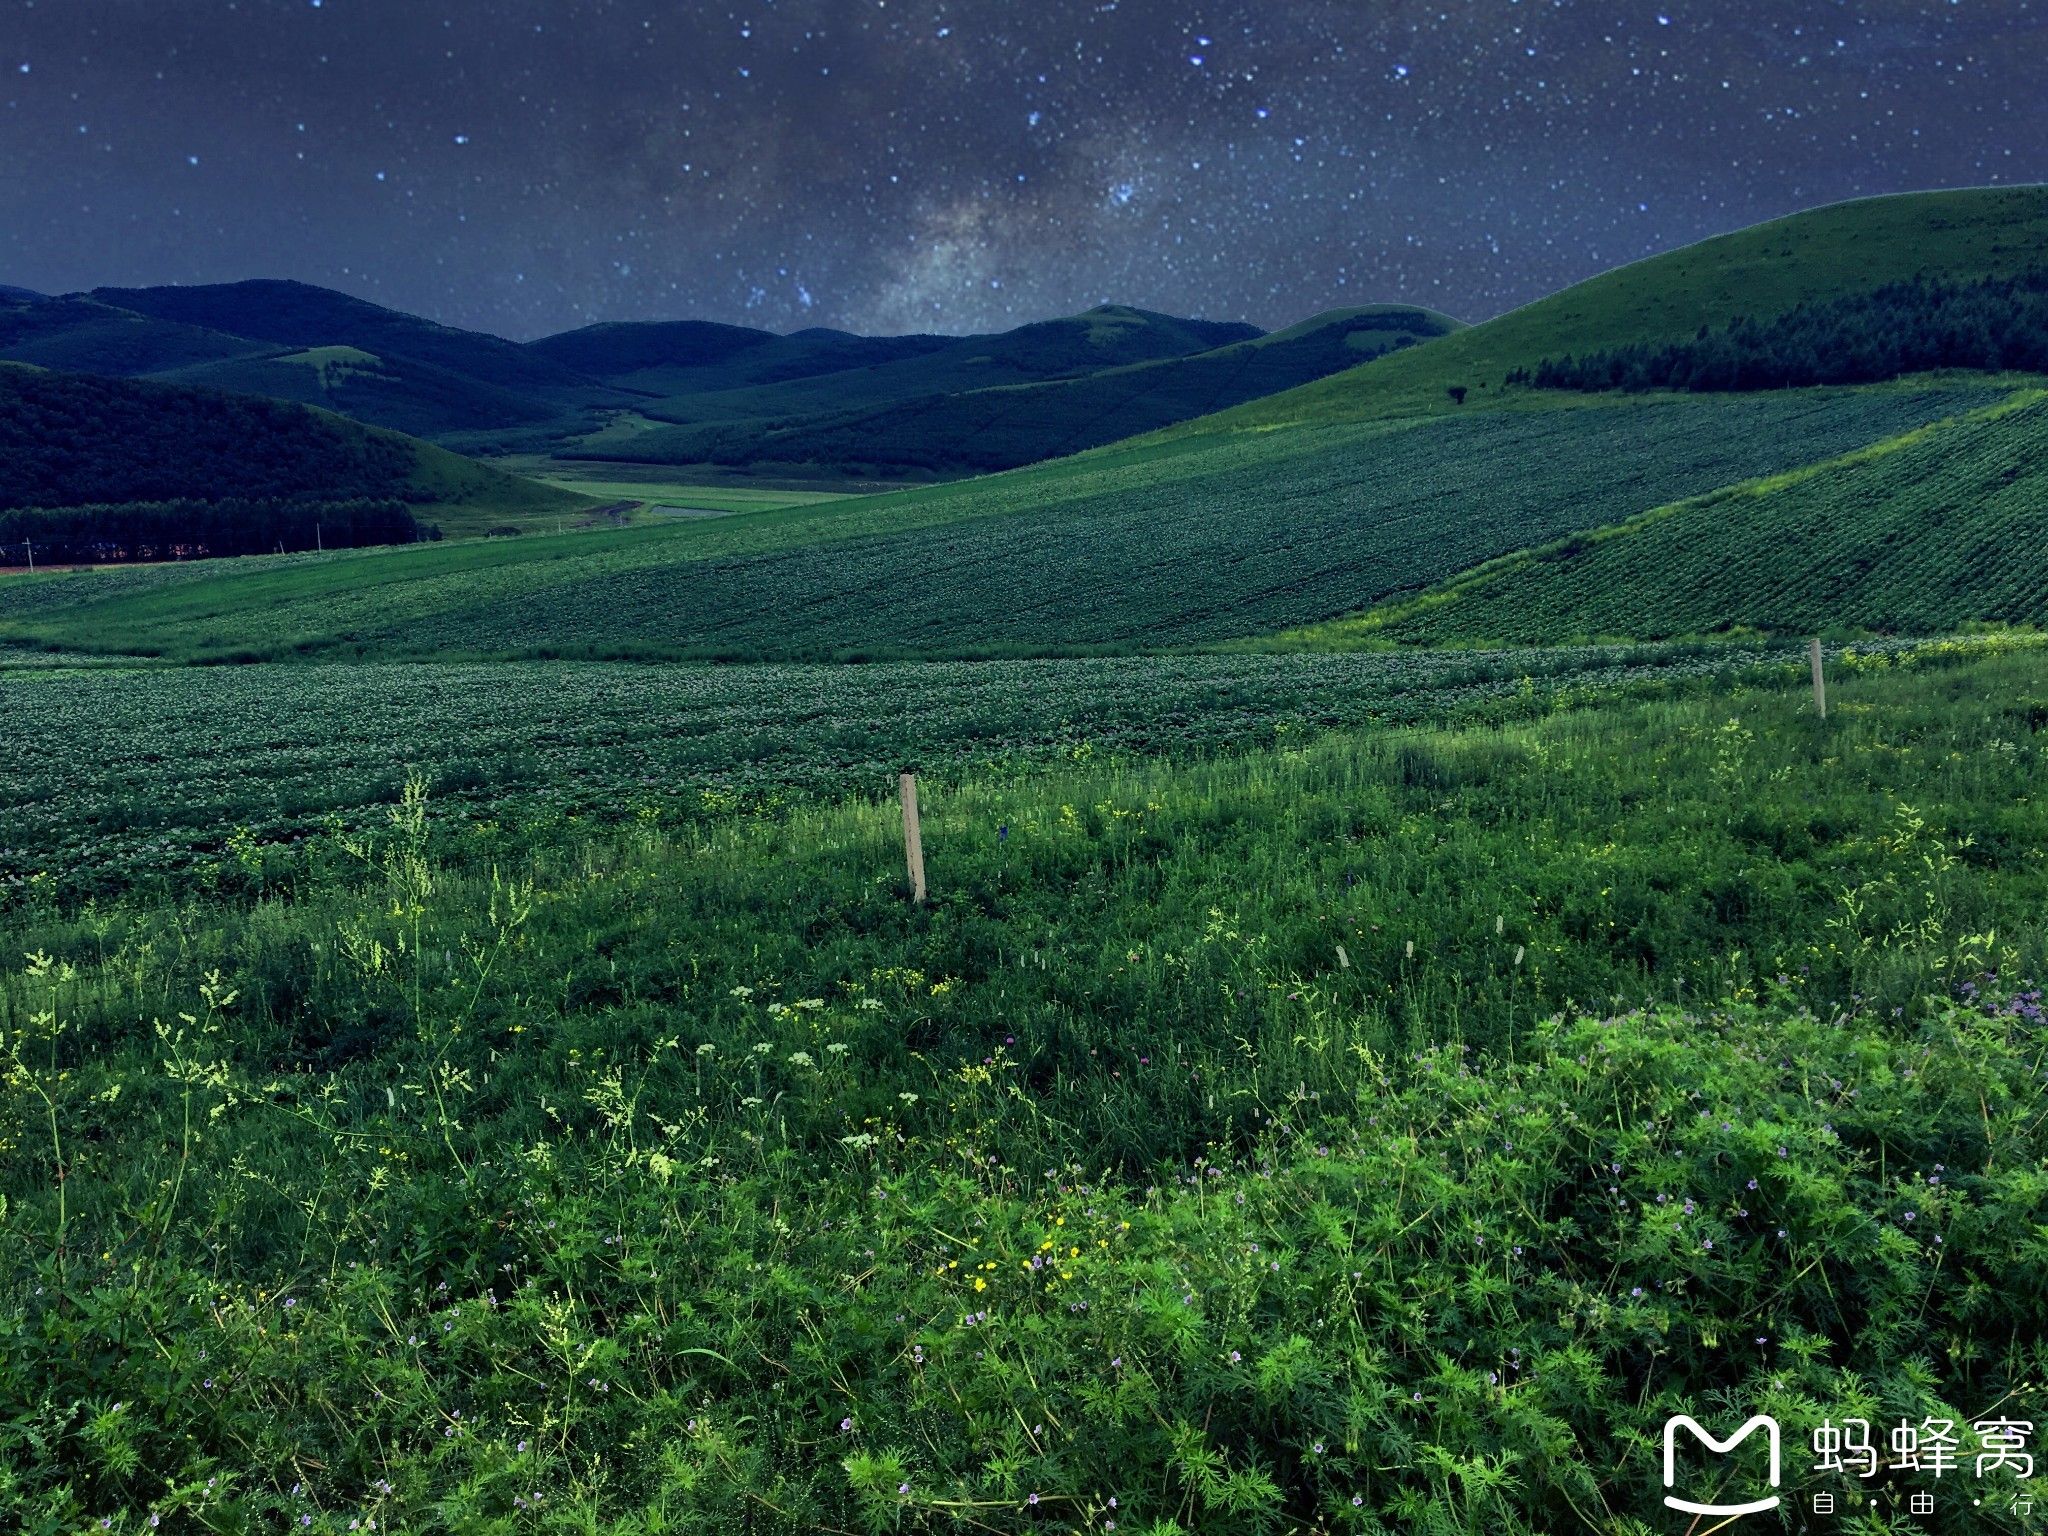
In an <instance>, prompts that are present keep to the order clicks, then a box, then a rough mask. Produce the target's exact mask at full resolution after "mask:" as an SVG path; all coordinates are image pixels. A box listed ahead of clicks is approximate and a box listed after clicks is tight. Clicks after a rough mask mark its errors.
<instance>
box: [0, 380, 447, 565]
mask: <svg viewBox="0 0 2048 1536" xmlns="http://www.w3.org/2000/svg"><path fill="white" fill-rule="evenodd" d="M416 468H417V456H416V450H415V448H414V445H413V444H411V443H409V442H407V441H406V440H405V439H403V438H399V437H394V436H388V435H386V434H383V433H379V432H374V431H368V430H365V429H364V428H362V427H360V426H357V425H356V424H355V423H353V422H348V421H343V420H340V419H339V418H336V417H330V416H327V415H323V414H320V413H318V412H314V411H310V410H308V409H307V408H306V407H304V406H299V405H290V404H286V403H284V402H281V401H277V400H266V399H261V398H257V397H255V396H248V395H229V394H220V393H216V392H214V391H212V390H201V389H185V388H179V387H176V386H171V385H163V384H150V383H142V382H137V381H134V380H128V379H109V378H99V377H95V376H92V375H88V374H72V373H49V372H43V371H41V370H36V369H26V368H0V508H12V507H40V508H49V507H77V506H101V505H106V504H109V503H116V502H172V501H183V500H194V501H264V502H284V501H303V500H319V501H332V502H342V501H353V500H357V499H369V500H393V499H399V500H418V499H420V498H419V494H418V492H417V491H416V490H415V489H414V487H413V485H412V478H413V474H414V471H415V469H416ZM266 547H267V546H266Z"/></svg>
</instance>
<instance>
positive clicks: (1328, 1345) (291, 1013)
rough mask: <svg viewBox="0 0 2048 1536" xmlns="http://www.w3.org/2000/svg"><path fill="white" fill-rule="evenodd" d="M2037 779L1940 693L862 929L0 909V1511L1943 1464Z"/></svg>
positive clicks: (966, 854)
mask: <svg viewBox="0 0 2048 1536" xmlns="http://www.w3.org/2000/svg"><path fill="white" fill-rule="evenodd" d="M2044 722H2048V672H2044V669H2043V662H2042V653H2041V652H2040V651H2039V650H2038V649H2032V648H2020V647H2017V646H2015V644H2014V643H2013V642H2009V641H1996V640H1987V641H1984V642H1980V643H1978V644H1977V645H1976V646H1974V647H1958V646H1951V647H1948V648H1945V649H1944V650H1942V651H1939V652H1937V653H1934V654H1931V655H1925V656H1922V657H1920V658H1919V659H1918V660H1917V661H1915V662H1913V663H1911V664H1905V665H1902V664H1899V663H1897V662H1893V663H1890V664H1887V665H1881V666H1872V667H1870V668H1868V669H1867V670H1864V671H1862V672H1859V673H1856V674H1853V675H1848V674H1845V675H1842V676H1840V677H1838V680H1837V684H1836V689H1835V694H1834V701H1833V708H1832V709H1831V711H1830V714H1829V717H1828V719H1827V720H1826V721H1825V722H1823V721H1821V720H1820V719H1818V718H1817V717H1816V716H1815V715H1814V714H1813V712H1812V710H1811V708H1810V706H1809V703H1808V701H1807V700H1806V698H1805V697H1804V690H1803V688H1798V687H1789V686H1787V685H1786V683H1785V682H1784V681H1782V680H1773V681H1771V682H1770V684H1769V685H1768V686H1764V687H1756V688H1735V689H1732V690H1729V689H1722V690H1716V691H1714V692H1711V693H1709V694H1707V695H1704V696H1700V697H1684V698H1675V699H1655V700H1647V701H1639V702H1633V703H1631V702H1619V703H1608V704H1604V705H1600V706H1597V707H1592V708H1584V709H1574V710H1570V711H1566V712H1564V713H1560V714H1557V715H1554V716H1550V717H1548V718H1542V719H1534V720H1518V721H1510V722H1507V723H1504V724H1498V725H1476V726H1468V727H1458V728H1450V729H1428V728H1403V729H1386V728H1381V729H1375V730H1369V731H1358V730H1351V731H1339V732H1336V733H1334V734H1331V735H1327V736H1324V737H1321V738H1318V739H1314V740H1304V741H1301V742H1300V743H1299V744H1296V743H1293V742H1283V743H1282V744H1280V745H1279V746H1277V747H1273V748H1262V749H1259V750H1254V751H1249V752H1240V753H1235V754H1232V755H1229V756H1226V757H1222V758H1217V759H1214V760H1209V761H1202V762H1191V763H1180V764H1173V763H1163V762H1158V761H1134V760H1123V761H1102V762H1081V763H1069V764H1067V765H1065V766H1062V767H1059V768H1057V769H1056V770H1050V771H1048V770H1044V769H1034V770H1032V771H1029V772H1023V773H1016V772H1009V771H983V772H977V773H973V774H968V775H964V776H962V777H960V778H958V779H955V780H951V781H948V782H947V783H946V784H945V786H944V788H943V790H942V791H939V790H935V792H934V793H932V794H931V795H930V796H929V797H928V799H927V801H926V806H925V811H926V819H925V847H926V853H927V860H928V865H929V870H930V876H931V885H932V892H933V899H932V901H931V903H930V905H929V906H928V907H925V908H922V909H920V908H916V907H914V906H912V905H911V904H910V903H909V901H908V900H907V899H906V891H905V887H904V879H903V873H902V862H901V860H902V848H901V843H900V832H899V828H898V823H897V820H896V812H895V809H894V807H893V805H892V804H890V803H889V802H888V801H887V800H885V799H881V798H879V797H869V796H856V797H853V798H850V799H830V798H828V799H811V798H802V799H799V800H797V801H793V802H790V803H786V804H783V805H780V806H776V807H772V808H767V807H755V808H741V807H734V808H732V809H729V810H727V811H726V812H724V813H722V814H720V815H717V816H714V817H711V818H708V819H703V818H693V819H688V820H675V819H671V818H670V817H668V816H666V815H663V814H658V813H657V814H652V815H648V816H645V817H636V818H635V819H633V820H631V821H630V822H628V823H627V824H625V825H624V826H618V827H611V828H595V827H587V828H578V827H575V826H573V825H563V824H556V825H554V826H551V827H546V828H541V829H538V830H537V831H536V832H535V833H533V834H519V835H515V836H506V837H498V836H495V835H488V834H485V835H480V834H479V831H478V828H477V826H476V824H475V823H474V822H473V821H472V820H471V819H470V817H468V816H467V815H464V814H461V813H454V814H451V808H449V807H445V806H443V805H442V804H441V803H440V802H438V801H437V800H436V799H435V798H434V797H433V796H432V795H431V794H429V793H427V792H426V790H425V788H424V785H423V784H422V785H418V786H416V787H411V788H407V789H404V790H402V791H401V792H400V794H399V796H398V798H397V800H396V803H394V804H393V805H392V806H391V807H390V813H389V816H388V819H387V820H386V822H385V823H384V825H382V826H381V827H378V828H375V829H371V830H366V831H363V832H361V833H357V834H345V835H342V836H340V837H336V838H333V839H329V840H323V841H321V842H319V843H318V844H317V845H315V846H307V847H302V848H301V849H299V850H298V851H297V852H296V853H295V854H294V855H293V857H292V858H291V860H290V861H289V862H287V863H283V864H280V866H279V867H277V868H276V869H275V870H272V871H270V872H269V873H268V874H266V876H265V879H264V880H263V882H261V884H260V885H248V886H243V887H240V888H236V889H224V888H222V889H215V890H213V891H211V892H209V891H208V890H207V889H206V888H204V887H202V886H199V885H194V884H187V885H181V886H178V887H175V888H173V889H172V890H171V891H170V892H169V893H168V894H166V895H162V896H156V897H143V896H137V897H133V898H129V899H125V900H114V901H103V902H98V903H93V904H91V905H87V906H83V907H79V906H66V905H64V904H62V903H58V902H54V901H50V902H44V901H41V900H40V899H20V898H18V899H15V900H11V901H10V902H9V904H8V906H7V908H6V910H5V912H4V914H0V950H4V951H6V952H8V953H12V954H15V955H26V956H27V957H28V958H27V959H26V960H25V961H16V962H15V963H14V964H13V965H12V966H10V967H9V970H8V974H7V975H6V978H5V980H4V982H0V1096H4V1098H5V1100H6V1104H7V1112H6V1114H5V1116H4V1117H0V1127H4V1130H0V1190H4V1191H5V1196H6V1204H5V1206H4V1208H0V1231H4V1234H5V1241H4V1243H0V1359H4V1361H5V1369H0V1515H4V1517H5V1518H6V1520H7V1521H8V1523H9V1525H10V1528H13V1529H19V1530H22V1531H24V1532H33V1533H37V1536H41V1533H45V1532H48V1533H58V1532H63V1533H69V1532H72V1531H77V1530H82V1529H105V1530H109V1531H116V1532H124V1533H137V1536H140V1533H143V1532H147V1531H153V1530H170V1531H178V1532H185V1531H193V1532H197V1531H209V1532H213V1531H218V1532H226V1531H245V1530H246V1531H256V1530H273V1529H280V1528H283V1527H286V1526H289V1527H290V1528H291V1529H293V1530H305V1531H311V1532H316V1533H328V1532H333V1533H339V1532H344V1531H361V1530H367V1529H370V1528H372V1525H373V1523H374V1527H375V1528H376V1529H380V1530H384V1531H414V1530H451V1531H464V1532H499V1531H503V1532H516V1531H550V1532H569V1531H593V1530H604V1531H607V1532H646V1533H654V1532H667V1531H699V1530H702V1531H710V1530H751V1531H757V1532H815V1531H830V1532H852V1531H860V1532H878V1531H890V1530H896V1531H941V1530H949V1531H950V1530H961V1529H969V1530H981V1531H997V1532H1031V1531H1046V1532H1051V1531H1066V1532H1072V1531H1108V1530H1111V1529H1115V1530H1118V1531H1121V1532H1126V1533H1128V1532H1131V1531H1139V1532H1144V1533H1147V1536H1167V1533H1189V1532H1201V1533H1205V1536H1206V1533H1219V1536H1236V1533H1250V1532H1268V1531H1302V1532H1310V1531H1314V1532H1392V1531H1409V1530H1430V1531H1455V1532H1475V1533H1476V1532H1488V1533H1506V1536H1524V1533H1527V1536H1536V1533H1542V1536H1553V1533H1556V1532H1561V1531H1579V1530H1585V1531H1599V1532H1612V1533H1631V1536H1633V1533H1639V1532H1643V1531H1646V1530H1651V1529H1666V1528H1668V1527H1667V1526H1666V1525H1664V1524H1663V1523H1661V1522H1662V1521H1663V1519H1664V1518H1665V1517H1664V1512H1663V1511H1662V1510H1661V1507H1660V1505H1659V1497H1660V1495H1661V1494H1662V1492H1663V1487H1662V1483H1661V1479H1660V1478H1659V1475H1658V1472H1659V1467H1658V1457H1657V1449H1658V1444H1657V1437H1658V1431H1659V1428H1660V1426H1661V1424H1662V1421H1663V1419H1664V1417H1665V1416H1666V1415H1667V1414H1668V1413H1671V1412H1674V1411H1678V1410H1680V1409H1685V1410H1688V1411H1693V1412H1697V1413H1703V1414H1708V1415H1710V1416H1712V1415H1717V1414H1719V1413H1721V1412H1723V1411H1727V1410H1733V1409H1734V1408H1736V1407H1738V1406H1739V1407H1740V1408H1741V1409H1742V1411H1744V1412H1747V1411H1752V1410H1754V1411H1767V1412H1770V1413H1772V1414H1774V1415H1776V1416H1777V1417H1778V1418H1779V1419H1780V1420H1781V1421H1782V1423H1783V1425H1784V1427H1785V1436H1786V1443H1787V1446H1788V1448H1789V1447H1798V1446H1803V1445H1804V1444H1805V1443H1806V1441H1807V1437H1808V1436H1809V1435H1810V1433H1811V1431H1812V1429H1813V1428H1814V1427H1815V1426H1817V1425H1818V1424H1820V1423H1821V1422H1822V1420H1823V1419H1824V1418H1832V1419H1833V1420H1835V1421H1837V1422H1839V1421H1840V1420H1841V1419H1842V1418H1843V1417H1845V1416H1848V1415H1858V1416H1863V1417H1867V1418H1872V1419H1877V1420H1880V1421H1883V1420H1886V1419H1893V1420H1895V1419H1898V1418H1901V1417H1903V1418H1907V1419H1908V1420H1910V1421H1911V1422H1916V1423H1917V1422H1920V1421H1921V1420H1922V1419H1923V1418H1925V1417H1931V1418H1937V1419H1947V1420H1951V1421H1953V1422H1955V1423H1956V1424H1957V1425H1958V1426H1961V1428H1960V1434H1961V1436H1962V1444H1963V1447H1964V1454H1965V1455H1967V1454H1968V1452H1969V1450H1970V1449H1972V1448H1974V1446H1975V1445H1976V1444H1977V1441H1976V1438H1975V1432H1974V1431H1973V1430H1972V1429H1971V1428H1970V1427H1969V1426H1971V1425H1972V1424H1973V1423H1974V1422H1977V1421H1979V1420H1981V1419H1982V1418H1983V1417H1984V1415H1985V1414H1986V1413H1987V1412H1988V1411H1990V1410H1992V1409H1993V1408H1994V1407H1996V1408H1999V1409H2002V1410H2004V1411H2006V1412H2009V1413H2010V1414H2012V1415H2013V1416H2014V1417H2020V1418H2038V1417H2039V1410H2040V1408H2041V1406H2042V1403H2041V1392H2040V1387H2039V1383H2041V1382H2042V1381H2043V1380H2044V1375H2043V1373H2044V1369H2048V1348H2044V1335H2043V1331H2042V1328H2041V1326H2040V1325H2041V1320H2042V1318H2043V1316H2044V1315H2048V1309H2044V1290H2043V1286H2044V1281H2043V1276H2044V1274H2048V1262H2044V1261H2048V1253H2044V1251H2043V1244H2042V1232H2043V1230H2044V1225H2043V1223H2044V1219H2048V1209H2044V1201H2048V1190H2044V1185H2043V1181H2042V1178H2041V1176H2040V1172H2039V1169H2040V1166H2041V1164H2042V1160H2043V1158H2044V1157H2048V1138H2044V1122H2043V1117H2042V1114H2041V1091H2042V1090H2041V1071H2042V1062H2041V1051H2042V1048H2043V1038H2044V1037H2043V1034H2042V1019H2041V1004H2040V994H2039V992H2038V991H2036V990H2034V989H2033V988H2032V987H2031V986H2030V985H2029V984H2028V983H2027V982H2026V981H2025V980H2024V978H2026V977H2029V976H2038V975H2039V974H2040V968H2041V966H2042V964H2043V963H2044V961H2048V928H2044V925H2043V923H2042V920H2041V913H2042V910H2043V899H2044V897H2048V869H2044V866H2043V862H2042V849H2043V847H2044V846H2048V825H2044V824H2043V815H2044V803H2043V802H2042V800H2041V798H2040V796H2039V794H2038V785H2039V784H2040V782H2041V780H2042V770H2043V764H2042V756H2041V755H2042V751H2043V745H2042V744H2043V741H2044V736H2043V724H2044ZM224 745H225V743H224ZM255 803H256V800H255V797H254V796H253V795H252V798H251V804H252V805H254V804H255ZM1788 1466H1789V1468H1790V1470H1789V1471H1788V1486H1789V1487H1794V1488H1803V1487H1805V1486H1828V1487H1831V1488H1833V1489H1835V1490H1836V1491H1837V1492H1838V1493H1839V1494H1840V1495H1841V1496H1842V1497H1843V1498H1844V1500H1845V1505H1844V1511H1845V1515H1846V1516H1847V1517H1848V1518H1849V1519H1850V1520H1851V1521H1852V1522H1853V1525H1852V1526H1848V1527H1845V1528H1854V1529H1858V1530H1867V1531H1871V1532H1877V1531H1886V1532H1890V1531H1901V1530H1904V1529H1906V1528H1907V1523H1906V1522H1905V1520H1904V1518H1903V1517H1900V1516H1895V1515H1894V1514H1892V1513H1891V1512H1890V1508H1889V1501H1890V1495H1889V1494H1888V1493H1887V1492H1886V1491H1885V1490H1882V1489H1878V1490H1871V1489H1867V1488H1865V1487H1864V1486H1863V1485H1861V1484H1859V1483H1857V1482H1856V1481H1855V1480H1854V1479H1849V1480H1847V1481H1845V1482H1832V1483H1826V1482H1823V1481H1821V1480H1817V1479H1814V1478H1813V1477H1811V1476H1810V1475H1808V1474H1806V1473H1805V1472H1804V1471H1803V1469H1802V1468H1801V1467H1800V1466H1799V1464H1798V1461H1797V1459H1796V1455H1788ZM2034 1486H2035V1489H2036V1491H2037V1492H2038V1491H2039V1489H2038V1485H2034ZM2026 1487H2027V1485H2025V1484H2021V1483H2017V1482H2014V1481H2013V1480H2012V1478H2011V1477H2010V1476H2009V1475H1999V1474H1994V1475H1992V1476H1991V1477H1988V1478H1987V1479H1985V1480H1984V1481H1983V1482H1982V1483H1980V1484H1978V1485H1977V1489H1978V1491H1980V1492H1981V1491H1985V1490H1990V1491H1992V1492H1993V1493H1994V1494H1995V1495H1996V1497H1992V1498H1988V1499H1987V1501H1986V1504H1985V1505H1984V1506H1982V1507H1978V1508H1971V1507H1967V1506H1961V1504H1960V1500H1958V1501H1957V1503H1956V1504H1955V1505H1951V1506H1950V1508H1951V1510H1952V1511H1953V1512H1952V1513H1951V1514H1950V1515H1949V1516H1948V1517H1947V1518H1945V1519H1944V1521H1943V1522H1942V1525H1941V1528H1942V1529H1944V1530H1950V1531H1959V1532H1971V1533H1977V1532H1984V1533H1991V1532H1999V1533H2006V1532H2015V1531H2017V1530H2019V1529H2020V1528H2021V1527H2020V1526H2019V1525H2018V1524H2016V1523H2015V1522H2014V1520H2013V1518H2012V1516H2011V1515H2010V1513H2009V1507H2010V1498H2011V1497H2012V1496H2014V1495H2016V1494H2017V1493H2018V1492H2022V1491H2025V1489H2026ZM1894 1491H1895V1490H1894ZM1947 1492H1948V1490H1947V1489H1946V1488H1945V1489H1944V1494H1946V1493H1947ZM1653 1522H1654V1523H1653Z"/></svg>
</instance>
